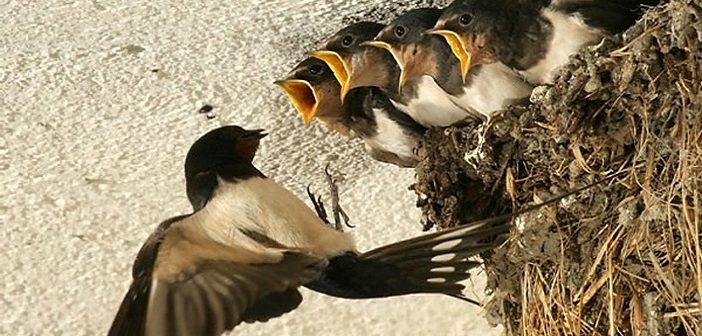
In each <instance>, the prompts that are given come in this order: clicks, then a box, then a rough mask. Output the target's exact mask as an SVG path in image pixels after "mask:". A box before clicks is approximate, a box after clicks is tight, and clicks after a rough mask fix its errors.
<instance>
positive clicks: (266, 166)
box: [0, 0, 494, 336]
mask: <svg viewBox="0 0 702 336" xmlns="http://www.w3.org/2000/svg"><path fill="white" fill-rule="evenodd" d="M379 1H380V0H376V2H379ZM204 3H206V4H201V3H200V2H197V1H185V0H158V1H133V0H131V1H127V0H124V1H120V0H92V1H88V0H75V1H69V0H42V1H20V0H0V22H1V23H0V53H1V55H2V56H0V112H1V113H2V118H0V134H2V136H1V137H0V141H1V142H0V179H1V180H2V188H1V189H0V215H1V216H2V217H0V218H1V222H2V225H1V229H0V239H2V241H3V244H2V248H1V249H0V251H2V257H3V265H2V266H1V267H0V276H1V277H2V283H3V284H2V290H1V291H0V311H2V317H0V335H40V334H41V335H96V334H104V333H105V332H106V330H107V328H108V327H109V324H110V322H111V320H112V318H113V316H114V313H115V312H116V309H117V307H118V304H119V302H120V300H121V299H122V296H123V295H124V293H125V291H126V289H127V287H128V284H129V282H130V267H131V263H132V260H133V258H134V256H135V254H136V252H137V250H138V248H139V247H140V245H141V244H142V242H143V240H144V239H145V238H146V237H147V236H148V234H149V233H150V232H151V230H153V229H154V227H155V225H156V224H157V223H159V222H160V221H161V220H163V219H165V218H167V217H170V216H173V215H178V214H181V213H185V212H187V211H189V205H188V203H187V200H186V197H185V194H184V180H183V177H182V172H181V169H182V168H181V166H182V163H183V159H184V156H185V153H186V151H187V149H188V147H189V145H190V144H191V143H192V142H193V141H194V140H195V139H196V138H197V137H198V136H199V135H200V134H202V133H203V132H205V131H206V130H208V129H211V128H214V127H216V126H219V125H222V124H228V123H236V124H240V125H243V126H246V127H262V128H266V129H268V130H270V132H271V135H270V136H269V137H268V138H266V139H265V141H264V143H263V145H262V150H261V151H260V152H259V155H258V158H257V159H256V161H255V163H256V164H257V165H258V166H259V167H260V168H261V169H262V171H264V172H266V173H267V174H268V175H269V176H271V177H273V178H275V179H276V180H277V181H278V182H280V183H282V184H283V185H285V186H286V187H288V188H290V189H292V190H293V191H295V192H296V193H298V195H300V196H302V195H303V188H304V186H305V185H307V184H308V183H310V182H312V183H314V186H315V189H316V190H324V191H326V185H325V184H324V183H323V178H322V174H321V172H322V167H323V166H324V164H325V162H328V161H331V162H332V164H333V167H334V168H335V170H337V171H342V172H343V173H344V174H345V181H344V182H343V183H342V184H341V185H340V187H341V190H342V194H341V197H342V202H343V204H344V205H345V207H346V209H347V211H348V212H349V214H350V215H351V216H352V219H353V222H354V223H355V224H357V225H358V228H357V229H355V230H353V234H354V235H355V237H356V240H357V242H358V245H359V247H360V248H361V249H362V250H365V249H368V248H371V247H375V246H378V245H379V244H384V243H389V242H392V241H394V240H397V239H399V238H404V237H410V236H413V235H415V234H418V233H419V225H418V217H419V213H418V211H417V210H416V209H415V208H414V196H413V195H412V193H411V192H409V191H407V189H406V187H407V186H408V185H409V184H410V183H411V182H412V181H413V174H412V171H411V170H401V169H398V168H395V167H392V166H387V165H382V164H378V163H375V162H371V161H369V160H368V158H367V157H366V156H365V155H364V154H363V153H362V152H361V150H360V145H359V144H358V143H355V142H351V143H350V142H348V141H346V140H345V139H343V138H341V137H340V136H337V135H335V134H332V133H331V132H329V131H327V130H326V129H324V128H323V127H321V126H319V125H313V126H312V127H309V128H305V127H304V126H303V125H302V122H301V121H300V120H299V118H298V117H297V115H296V114H295V113H294V112H293V110H292V107H291V106H290V105H289V104H288V103H287V101H286V100H285V98H284V97H283V95H282V94H281V93H280V92H279V91H278V90H277V89H276V88H275V87H274V86H273V85H272V84H271V83H272V81H273V80H274V79H276V78H277V77H280V76H282V75H283V74H285V73H286V71H287V70H288V69H289V68H290V66H291V65H293V64H294V62H295V61H296V60H298V59H300V57H301V52H302V51H303V50H304V49H305V48H306V47H309V46H311V45H312V44H313V43H315V42H316V41H318V40H319V39H320V38H321V37H322V36H323V35H324V34H327V33H331V32H333V31H334V30H336V29H337V28H338V27H339V25H340V23H341V17H342V16H343V15H345V14H349V13H354V12H358V11H359V10H361V9H362V8H364V6H365V7H367V6H369V5H372V3H371V2H370V1H350V2H349V1H344V0H328V1H296V0H287V1H284V0H276V1H260V0H255V1H253V0H246V1H240V0H239V1H231V0H226V1H225V0H215V1H204ZM154 69H158V70H159V71H158V72H152V70H154ZM204 103H209V104H212V105H214V106H215V109H214V111H213V112H214V114H215V115H216V117H215V118H214V119H212V120H208V118H206V116H205V115H202V114H198V113H197V111H198V109H199V108H200V107H201V106H202V105H203V104H204ZM480 288H481V287H480V286H476V289H477V290H479V289H480ZM304 296H305V301H304V302H303V304H302V306H301V307H300V308H299V309H297V310H296V311H294V312H292V313H289V314H287V315H285V316H284V317H283V318H279V319H275V320H272V321H270V322H269V323H266V324H256V325H245V326H243V327H241V328H239V329H238V331H239V333H238V334H244V335H271V334H277V335H303V334H304V335H332V334H334V335H364V336H371V335H428V334H430V333H432V334H435V335H466V334H475V335H485V334H486V331H485V330H492V329H487V327H486V325H485V323H484V322H483V321H482V319H481V318H479V317H476V318H474V317H473V316H474V315H475V314H476V312H477V310H476V309H475V308H474V307H472V306H470V305H467V304H464V303H462V302H458V301H457V300H453V299H450V298H445V297H440V296H412V297H405V298H394V299H384V300H367V301H363V302H361V301H347V300H340V299H330V298H328V297H324V296H322V295H318V294H316V293H312V292H309V291H305V292H304ZM490 332H494V331H490Z"/></svg>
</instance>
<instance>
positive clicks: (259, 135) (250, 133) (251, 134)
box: [244, 128, 268, 140]
mask: <svg viewBox="0 0 702 336" xmlns="http://www.w3.org/2000/svg"><path fill="white" fill-rule="evenodd" d="M265 131H266V130H264V129H260V128H259V129H255V130H247V131H246V134H245V135H244V137H246V138H253V139H256V140H260V139H263V138H265V137H266V136H267V135H268V133H264V132H265Z"/></svg>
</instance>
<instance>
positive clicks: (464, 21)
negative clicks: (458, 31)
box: [458, 14, 473, 26]
mask: <svg viewBox="0 0 702 336" xmlns="http://www.w3.org/2000/svg"><path fill="white" fill-rule="evenodd" d="M472 21H473V15H471V14H463V15H461V17H460V18H458V22H459V23H460V24H461V26H467V25H469V24H470V23H471V22H472Z"/></svg>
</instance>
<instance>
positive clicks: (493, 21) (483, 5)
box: [431, 0, 658, 85]
mask: <svg viewBox="0 0 702 336" xmlns="http://www.w3.org/2000/svg"><path fill="white" fill-rule="evenodd" d="M656 3H658V0H641V1H611V0H591V1H569V0H565V1H562V0H552V1H546V0H540V1H514V0H492V1H476V0H455V1H454V2H453V3H451V4H450V5H449V6H448V7H446V8H445V9H444V11H443V14H442V15H441V18H440V19H439V21H438V22H437V24H436V26H435V27H434V29H433V30H432V31H431V32H432V33H434V34H438V35H441V36H443V37H444V38H445V39H446V41H447V42H448V44H449V45H450V46H451V48H452V50H453V52H454V54H455V56H456V57H457V58H458V59H459V60H460V63H461V73H462V74H463V76H464V77H465V76H466V75H467V73H468V72H469V71H470V69H471V68H473V67H474V66H476V65H478V64H490V63H495V62H501V63H503V64H505V65H507V66H509V67H510V68H512V69H515V70H517V71H518V72H519V73H520V74H522V76H524V78H526V80H528V81H529V82H531V83H533V84H537V85H538V84H546V83H551V82H552V81H553V79H554V78H555V76H556V75H557V73H558V70H559V69H560V68H561V67H562V66H563V65H565V64H567V63H568V61H569V58H570V56H571V55H573V54H575V53H577V52H578V51H579V50H580V49H581V48H582V47H584V46H588V45H593V44H596V43H598V42H599V41H600V40H601V39H602V38H603V37H605V36H607V35H609V34H614V33H619V32H621V31H623V30H624V29H626V28H628V27H629V26H631V24H633V23H634V21H635V20H636V18H637V17H638V15H639V11H638V9H639V8H640V5H641V4H656Z"/></svg>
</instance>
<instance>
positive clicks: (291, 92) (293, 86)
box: [275, 79, 319, 125]
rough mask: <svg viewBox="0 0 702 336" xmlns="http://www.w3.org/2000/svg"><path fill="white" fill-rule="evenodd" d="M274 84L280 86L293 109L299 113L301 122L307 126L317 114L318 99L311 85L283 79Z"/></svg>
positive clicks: (303, 81)
mask: <svg viewBox="0 0 702 336" xmlns="http://www.w3.org/2000/svg"><path fill="white" fill-rule="evenodd" d="M275 84H276V85H278V86H280V87H281V88H282V89H283V90H284V91H285V93H286V94H287V95H288V98H290V101H291V102H292V104H293V106H295V109H296V110H297V111H298V112H300V115H301V116H302V120H303V121H304V122H305V124H306V125H309V124H310V122H311V121H312V118H314V116H315V114H317V107H318V105H319V99H317V92H316V91H315V90H314V88H313V87H312V85H311V84H310V83H309V82H307V81H305V80H301V79H283V80H277V81H275Z"/></svg>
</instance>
